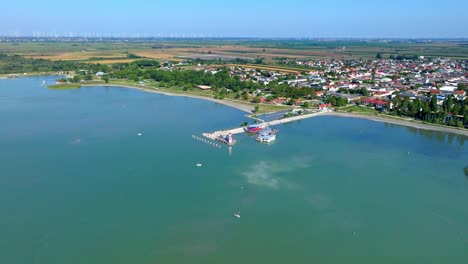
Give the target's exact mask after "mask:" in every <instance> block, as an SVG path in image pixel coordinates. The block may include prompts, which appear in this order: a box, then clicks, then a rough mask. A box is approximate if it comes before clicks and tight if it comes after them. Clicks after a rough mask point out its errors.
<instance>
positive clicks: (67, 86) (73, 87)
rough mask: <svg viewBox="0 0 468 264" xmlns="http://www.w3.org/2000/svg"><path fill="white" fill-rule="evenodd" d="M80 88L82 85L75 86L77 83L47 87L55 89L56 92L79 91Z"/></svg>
mask: <svg viewBox="0 0 468 264" xmlns="http://www.w3.org/2000/svg"><path fill="white" fill-rule="evenodd" d="M80 87H81V85H80V84H75V83H64V84H56V85H50V86H47V88H49V89H54V90H69V89H77V88H80Z"/></svg>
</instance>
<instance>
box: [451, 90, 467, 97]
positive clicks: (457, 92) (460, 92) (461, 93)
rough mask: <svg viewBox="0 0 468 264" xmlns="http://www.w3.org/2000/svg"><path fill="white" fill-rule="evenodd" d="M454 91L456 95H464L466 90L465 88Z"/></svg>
mask: <svg viewBox="0 0 468 264" xmlns="http://www.w3.org/2000/svg"><path fill="white" fill-rule="evenodd" d="M453 93H454V94H456V95H462V96H463V95H465V91H463V90H455V91H454V92H453Z"/></svg>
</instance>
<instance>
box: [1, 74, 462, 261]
mask: <svg viewBox="0 0 468 264" xmlns="http://www.w3.org/2000/svg"><path fill="white" fill-rule="evenodd" d="M55 78H56V77H34V78H23V79H6V80H0V212H1V215H0V263H8V264H16V263H18V264H19V263H21V264H22V263H24V264H26V263H27V264H29V263H47V264H53V263H57V264H62V263H69V264H73V263H113V264H115V263H236V264H237V263H468V250H467V248H468V225H467V223H468V177H466V176H465V175H464V173H463V168H464V167H465V166H468V140H467V139H466V138H464V137H460V136H455V135H447V134H441V133H437V132H428V131H420V130H414V129H410V128H405V127H401V126H395V125H387V124H384V123H378V122H372V121H367V120H358V119H347V118H337V117H317V118H313V119H309V120H302V121H300V122H295V123H291V124H287V125H283V126H279V127H278V128H279V129H280V133H279V135H278V139H277V142H275V143H274V144H272V145H262V144H258V143H256V142H255V140H254V138H251V137H248V136H245V135H238V136H236V138H237V139H238V140H239V141H240V143H239V144H238V145H237V146H235V147H234V148H233V149H232V151H231V153H230V151H229V150H228V149H227V148H226V147H223V148H221V149H219V148H215V147H213V146H210V145H207V144H205V143H202V142H200V141H197V140H194V139H193V138H192V135H193V134H195V135H201V133H203V132H207V131H213V130H219V129H223V128H229V127H233V126H237V125H239V124H241V123H242V122H244V121H247V119H246V118H245V117H244V116H243V112H241V111H238V110H236V109H232V108H229V107H226V106H223V105H219V104H214V103H212V102H207V101H203V100H198V99H189V98H182V97H168V96H164V95H158V94H149V93H144V92H140V91H136V90H131V89H125V88H106V87H93V88H81V89H76V90H66V91H53V90H48V89H46V88H44V87H41V86H40V84H41V83H42V81H43V80H46V82H47V83H49V84H52V83H53V82H54V80H55ZM138 133H141V134H142V135H141V136H138ZM197 163H202V164H203V166H202V167H197V166H196V164H197ZM239 211H240V213H241V218H240V219H236V218H235V217H233V213H236V212H239Z"/></svg>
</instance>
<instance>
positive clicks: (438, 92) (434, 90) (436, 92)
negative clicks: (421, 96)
mask: <svg viewBox="0 0 468 264" xmlns="http://www.w3.org/2000/svg"><path fill="white" fill-rule="evenodd" d="M429 92H430V93H431V94H440V91H439V90H437V89H431V90H429Z"/></svg>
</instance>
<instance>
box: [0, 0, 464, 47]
mask: <svg viewBox="0 0 468 264" xmlns="http://www.w3.org/2000/svg"><path fill="white" fill-rule="evenodd" d="M0 12H1V13H2V15H1V16H0V34H1V35H9V34H14V33H17V34H20V35H32V34H33V32H42V33H52V32H56V33H58V34H63V33H68V32H73V33H75V34H79V35H83V34H91V33H95V34H101V35H120V34H126V35H136V34H149V35H163V36H168V35H170V34H173V35H183V34H185V35H198V36H201V35H203V36H218V37H325V38H334V37H342V38H348V37H353V38H361V37H364V38H379V37H386V38H390V37H391V38H399V37H401V38H421V37H424V38H449V37H455V38H462V37H463V38H466V37H468V18H467V16H468V1H462V0H445V1H434V0H426V1H422V0H392V1H381V0H373V1H371V0H360V1H345V0H328V1H314V0H269V1H263V0H260V1H258V0H257V1H256V0H248V1H247V0H235V1H221V0H216V1H214V0H198V1H187V0H186V1H180V0H170V1H160V0H156V1H148V0H147V1H142V0H132V1H128V0H126V1H122V0H114V1H108V0H102V1H100V0H93V1H92V0H81V1H63V0H62V1H58V0H42V1H41V0H35V1H32V0H29V1H25V0H15V1H4V3H2V7H1V11H0Z"/></svg>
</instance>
